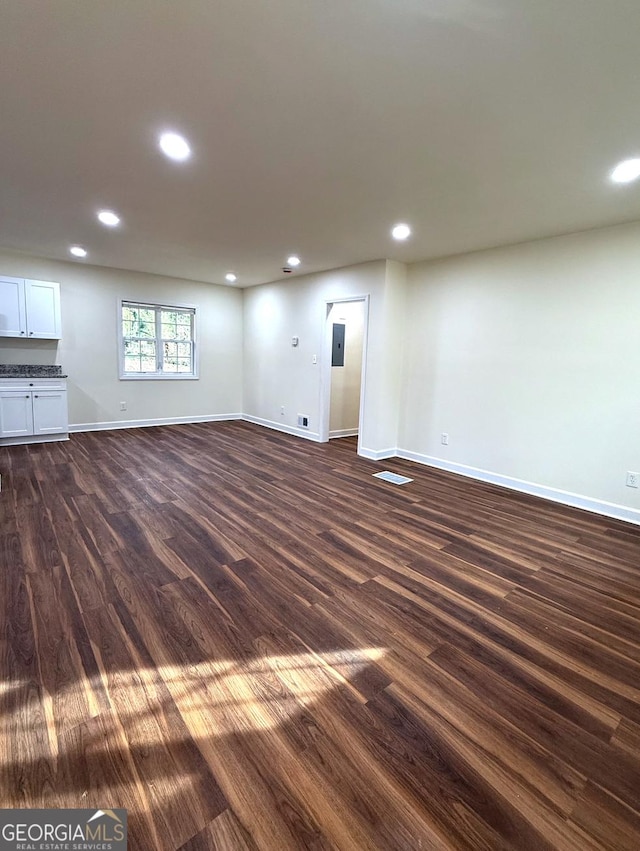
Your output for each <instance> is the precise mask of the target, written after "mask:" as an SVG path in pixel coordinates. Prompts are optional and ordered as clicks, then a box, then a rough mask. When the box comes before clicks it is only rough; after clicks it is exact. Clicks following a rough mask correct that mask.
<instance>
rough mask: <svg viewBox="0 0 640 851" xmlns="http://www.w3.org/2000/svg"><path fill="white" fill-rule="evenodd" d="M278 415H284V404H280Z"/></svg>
mask: <svg viewBox="0 0 640 851" xmlns="http://www.w3.org/2000/svg"><path fill="white" fill-rule="evenodd" d="M280 416H281V417H284V405H281V406H280Z"/></svg>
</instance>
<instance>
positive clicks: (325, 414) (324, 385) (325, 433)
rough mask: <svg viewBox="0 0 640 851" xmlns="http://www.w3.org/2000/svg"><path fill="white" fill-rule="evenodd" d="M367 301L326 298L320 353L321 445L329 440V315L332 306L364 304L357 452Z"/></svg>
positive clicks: (366, 298) (362, 404) (363, 390)
mask: <svg viewBox="0 0 640 851" xmlns="http://www.w3.org/2000/svg"><path fill="white" fill-rule="evenodd" d="M369 300H370V297H369V295H368V294H366V295H354V296H345V297H341V298H328V299H325V302H324V316H323V328H322V352H321V353H320V428H319V439H320V442H321V443H326V442H327V441H328V440H329V416H330V412H331V340H332V330H333V329H332V323H330V322H329V314H330V313H331V308H332V307H333V306H334V304H344V303H345V302H355V301H361V302H363V304H364V333H363V335H362V375H361V378H360V413H359V415H358V452H360V444H361V441H362V425H363V423H364V410H365V403H366V396H367V351H368V339H369Z"/></svg>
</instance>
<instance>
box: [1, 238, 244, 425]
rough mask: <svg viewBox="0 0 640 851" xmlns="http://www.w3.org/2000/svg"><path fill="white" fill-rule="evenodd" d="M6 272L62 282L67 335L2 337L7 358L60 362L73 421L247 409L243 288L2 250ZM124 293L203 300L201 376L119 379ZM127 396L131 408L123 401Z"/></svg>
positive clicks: (199, 304) (180, 416) (170, 300)
mask: <svg viewBox="0 0 640 851" xmlns="http://www.w3.org/2000/svg"><path fill="white" fill-rule="evenodd" d="M0 273H2V274H5V275H11V276H14V277H25V278H39V279H43V280H50V281H59V282H60V290H61V302H62V308H61V313H62V340H60V341H59V342H56V341H37V342H34V341H30V340H20V339H16V340H11V339H8V338H4V339H1V340H0V363H45V364H53V363H59V364H61V365H62V367H63V372H66V373H68V374H69V378H68V388H69V421H70V423H71V424H96V423H110V422H121V421H138V420H149V419H151V420H155V419H166V418H175V419H187V418H194V417H203V418H204V417H208V416H216V415H232V414H240V413H241V412H242V293H241V292H240V291H238V290H234V289H232V288H231V287H220V286H215V285H212V284H201V283H196V282H193V281H182V280H175V279H173V278H165V277H161V276H158V275H147V274H142V273H139V272H125V271H120V270H117V269H106V268H102V267H98V266H90V265H86V264H81V263H64V262H56V261H53V260H44V259H38V258H32V257H26V256H22V255H18V254H9V253H5V252H3V253H0ZM119 298H130V299H140V300H148V301H152V302H154V301H163V302H168V303H169V304H172V303H176V302H177V303H184V304H192V305H195V306H196V307H197V322H198V349H199V363H200V369H199V374H200V377H199V379H198V380H186V381H179V380H170V381H158V380H155V381H154V380H149V381H141V380H136V381H121V380H119V378H118V350H117V339H118V334H117V303H118V299H119ZM121 401H124V402H126V403H127V410H126V412H121V411H120V402H121Z"/></svg>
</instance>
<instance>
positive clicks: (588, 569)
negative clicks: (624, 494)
mask: <svg viewBox="0 0 640 851" xmlns="http://www.w3.org/2000/svg"><path fill="white" fill-rule="evenodd" d="M385 468H388V469H391V470H394V471H396V472H399V473H405V474H408V475H410V476H412V477H413V478H414V479H415V481H414V482H413V483H411V484H409V485H406V486H404V487H397V486H394V485H390V484H386V483H384V482H381V481H379V480H377V479H374V478H372V473H374V472H376V471H377V470H380V469H385ZM0 473H2V493H1V495H0V559H1V564H0V568H1V569H0V583H1V594H0V625H1V630H0V635H1V646H0V724H1V732H0V763H1V768H0V771H1V774H0V805H1V806H3V807H44V806H56V807H63V806H68V807H100V808H103V809H104V808H107V807H126V808H127V809H128V812H129V836H130V842H129V847H130V848H132V849H141V850H142V851H154V849H162V851H173V849H182V851H201V849H263V851H284V850H285V849H296V851H298V849H306V848H312V849H329V848H332V849H357V851H362V849H393V851H397V849H411V850H412V851H413V849H426V850H427V851H432V849H433V851H439V849H453V848H455V849H469V851H478V849H491V851H498V850H499V849H535V851H543V849H552V848H553V849H575V851H589V849H612V851H623V849H629V851H638V849H639V848H640V528H635V527H632V526H629V525H625V524H623V523H620V522H617V521H614V520H609V519H607V518H601V517H598V516H595V515H590V514H587V513H584V512H580V511H575V510H572V509H568V508H565V507H562V506H557V505H553V504H550V503H547V502H542V501H539V500H536V499H534V498H530V497H526V496H522V495H519V494H515V493H511V492H509V491H506V490H502V489H499V488H496V487H493V486H489V485H484V484H481V483H478V482H473V481H471V480H467V479H463V478H459V477H456V476H453V475H450V474H447V473H442V472H438V471H434V470H429V469H427V468H424V467H420V466H418V465H413V464H411V463H409V462H403V461H387V462H382V463H381V464H380V463H378V464H376V463H373V462H370V461H366V460H363V459H361V458H358V457H357V456H356V454H355V443H354V441H353V440H351V439H347V440H342V441H334V442H332V443H330V444H328V445H318V444H313V443H309V442H307V441H302V440H298V439H295V438H292V437H288V436H286V435H282V434H278V433H276V432H270V431H268V430H264V429H260V428H259V427H256V426H252V425H249V424H246V423H240V422H232V423H218V424H206V425H188V426H171V427H165V428H152V429H138V430H131V431H117V432H103V433H94V434H79V435H75V436H73V438H72V440H71V441H70V442H68V443H56V444H47V445H40V446H31V447H15V448H11V449H7V448H5V449H0Z"/></svg>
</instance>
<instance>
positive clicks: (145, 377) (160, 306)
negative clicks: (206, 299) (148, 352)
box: [118, 297, 199, 381]
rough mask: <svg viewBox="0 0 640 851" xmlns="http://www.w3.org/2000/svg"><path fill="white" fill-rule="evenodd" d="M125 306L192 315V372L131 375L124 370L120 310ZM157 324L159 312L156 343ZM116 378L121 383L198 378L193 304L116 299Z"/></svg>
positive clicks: (195, 315) (196, 334)
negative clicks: (186, 311)
mask: <svg viewBox="0 0 640 851" xmlns="http://www.w3.org/2000/svg"><path fill="white" fill-rule="evenodd" d="M127 305H136V306H140V307H148V308H150V309H151V310H155V311H157V312H158V311H160V310H188V311H190V312H191V313H192V314H193V326H192V340H191V344H192V352H193V372H188V373H186V372H144V373H139V374H135V373H131V372H125V370H124V341H125V337H124V334H123V331H122V308H123V307H125V306H127ZM158 324H159V312H158V313H157V315H156V337H155V338H154V339H155V340H156V342H158V341H159V340H160V339H161V338H160V337H159V336H158V333H157V326H158ZM118 376H119V378H120V380H121V381H194V380H197V379H198V378H199V372H198V309H197V307H196V305H195V304H182V303H177V302H173V303H172V304H169V303H167V302H164V301H159V302H151V301H146V300H144V299H135V298H124V297H120V298H118Z"/></svg>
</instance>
